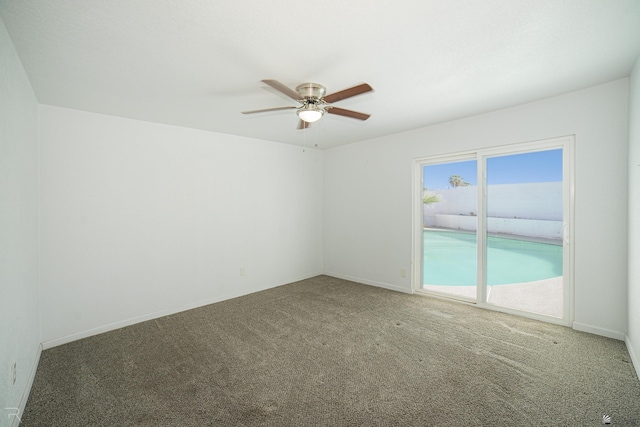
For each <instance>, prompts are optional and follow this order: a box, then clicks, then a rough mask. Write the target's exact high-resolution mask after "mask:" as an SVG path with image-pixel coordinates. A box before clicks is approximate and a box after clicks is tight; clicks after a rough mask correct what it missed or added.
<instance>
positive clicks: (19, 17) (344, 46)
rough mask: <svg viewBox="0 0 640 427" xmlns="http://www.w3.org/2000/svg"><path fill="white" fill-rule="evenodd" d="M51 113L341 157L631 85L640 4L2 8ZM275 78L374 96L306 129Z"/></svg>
mask: <svg viewBox="0 0 640 427" xmlns="http://www.w3.org/2000/svg"><path fill="white" fill-rule="evenodd" d="M0 17H1V18H2V20H3V22H4V23H5V26H6V27H7V29H8V31H9V34H10V36H11V39H12V41H13V43H14V45H15V46H16V49H17V51H18V54H19V56H20V58H21V60H22V63H23V65H24V67H25V69H26V72H27V74H28V76H29V79H30V81H31V84H32V86H33V89H34V91H35V93H36V96H37V98H38V101H39V102H40V103H43V104H50V105H57V106H62V107H68V108H74V109H80V110H86V111H93V112H98V113H104V114H109V115H115V116H122V117H129V118H135V119H141V120H146V121H151V122H159V123H167V124H173V125H178V126H186V127H192V128H197V129H205V130H211V131H216V132H222V133H228V134H235V135H243V136H248V137H254V138H260V139H266V140H272V141H279V142H284V143H290V144H297V145H303V144H317V145H318V147H319V148H329V147H334V146H337V145H341V144H346V143H350V142H354V141H360V140H365V139H369V138H374V137H377V136H381V135H388V134H392V133H397V132H402V131H405V130H409V129H414V128H418V127H423V126H427V125H431V124H434V123H439V122H443V121H447V120H452V119H457V118H461V117H465V116H469V115H473V114H478V113H482V112H486V111H491V110H495V109H500V108H505V107H509V106H512V105H516V104H521V103H524V102H529V101H533V100H536V99H541V98H545V97H549V96H553V95H558V94H561V93H566V92H569V91H572V90H576V89H581V88H585V87H588V86H592V85H595V84H599V83H604V82H607V81H611V80H615V79H618V78H622V77H625V76H628V75H629V72H630V70H631V67H632V65H633V63H634V61H635V59H636V58H637V57H638V56H639V55H640V1H639V0H626V1H625V0H529V1H524V0H523V1H513V0H482V1H479V0H476V1H471V0H467V1H450V0H396V1H392V2H391V1H371V0H366V1H365V0H349V1H344V0H322V1H311V0H271V1H263V0H246V1H230V0H229V1H211V0H56V1H50V2H45V1H42V0H15V1H13V0H0ZM262 79H277V80H280V81H281V82H283V83H284V84H286V85H288V86H289V87H291V88H295V86H296V85H298V84H300V83H304V82H308V81H312V82H318V83H321V84H323V85H325V86H326V87H327V90H328V92H329V93H331V92H335V91H338V90H341V89H345V88H347V87H350V86H353V85H356V84H359V83H362V82H367V83H369V84H370V85H371V86H373V88H374V90H375V92H372V93H367V94H364V95H360V96H358V97H354V98H350V99H347V100H343V101H341V102H339V103H336V105H337V106H340V107H343V108H349V109H353V110H357V111H362V112H365V113H370V114H371V115H372V116H371V118H370V119H369V120H368V121H366V122H360V121H357V120H353V119H349V118H345V117H340V116H335V115H327V116H325V117H323V118H322V119H321V120H320V122H318V123H316V124H314V125H313V126H312V127H311V128H310V129H308V130H306V131H305V130H296V125H297V117H296V116H295V111H293V110H286V111H276V112H269V113H263V114H254V115H250V116H246V115H242V114H240V111H244V110H252V109H259V108H268V107H278V106H286V105H295V102H294V101H293V100H291V99H289V98H287V97H286V96H284V95H282V94H280V93H279V92H277V91H275V90H273V89H272V88H270V87H269V86H267V85H265V84H264V83H261V81H260V80H262Z"/></svg>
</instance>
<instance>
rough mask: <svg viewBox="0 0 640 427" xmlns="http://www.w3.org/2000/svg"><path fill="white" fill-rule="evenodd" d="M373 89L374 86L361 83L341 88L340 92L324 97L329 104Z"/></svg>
mask: <svg viewBox="0 0 640 427" xmlns="http://www.w3.org/2000/svg"><path fill="white" fill-rule="evenodd" d="M372 90H373V88H372V87H371V86H369V85H368V84H367V83H362V84H361V85H358V86H354V87H350V88H349V89H345V90H341V91H340V92H336V93H332V94H331V95H327V96H325V97H324V98H323V99H324V100H325V101H326V102H328V103H329V104H332V103H334V102H337V101H341V100H343V99H346V98H351V97H352V96H356V95H360V94H361V93H365V92H370V91H372Z"/></svg>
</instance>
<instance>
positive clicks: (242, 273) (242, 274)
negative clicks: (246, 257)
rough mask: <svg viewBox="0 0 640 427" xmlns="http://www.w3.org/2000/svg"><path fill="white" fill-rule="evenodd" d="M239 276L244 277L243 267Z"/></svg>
mask: <svg viewBox="0 0 640 427" xmlns="http://www.w3.org/2000/svg"><path fill="white" fill-rule="evenodd" d="M240 275H241V276H244V267H240Z"/></svg>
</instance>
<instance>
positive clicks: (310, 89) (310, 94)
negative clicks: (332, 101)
mask: <svg viewBox="0 0 640 427" xmlns="http://www.w3.org/2000/svg"><path fill="white" fill-rule="evenodd" d="M296 92H298V94H299V95H300V97H301V98H302V99H308V98H316V99H322V97H323V96H325V94H326V93H327V89H325V87H324V86H322V85H320V84H318V83H302V84H301V85H298V86H297V87H296Z"/></svg>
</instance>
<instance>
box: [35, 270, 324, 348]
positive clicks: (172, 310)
mask: <svg viewBox="0 0 640 427" xmlns="http://www.w3.org/2000/svg"><path fill="white" fill-rule="evenodd" d="M320 274H322V273H315V274H312V275H309V276H304V277H299V278H292V279H290V280H287V281H286V282H284V283H279V284H271V285H266V286H262V287H260V288H255V289H254V288H252V289H245V290H242V291H240V292H232V293H227V294H222V295H218V296H216V297H213V298H208V299H206V300H199V301H194V302H192V303H189V304H185V305H181V306H177V307H171V308H167V309H164V310H159V311H155V312H153V313H148V314H144V315H141V316H136V317H132V318H129V319H125V320H121V321H118V322H114V323H110V324H107V325H103V326H99V327H97V328H92V329H88V330H85V331H82V332H78V333H75V334H71V335H67V336H64V337H60V338H55V339H52V340H47V341H44V342H43V343H42V349H43V350H47V349H49V348H52V347H57V346H59V345H63V344H67V343H70V342H73V341H77V340H80V339H83V338H88V337H91V336H93V335H98V334H102V333H105V332H109V331H114V330H116V329H120V328H124V327H126V326H131V325H135V324H136V323H141V322H146V321H147V320H153V319H157V318H159V317H164V316H169V315H171V314H176V313H180V312H182V311H187V310H191V309H194V308H198V307H203V306H205V305H209V304H215V303H217V302H221V301H225V300H228V299H232V298H238V297H241V296H244V295H249V294H252V293H255V292H260V291H264V290H267V289H271V288H276V287H278V286H282V285H286V284H288V283H293V282H298V281H300V280H305V279H309V278H311V277H315V276H318V275H320Z"/></svg>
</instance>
